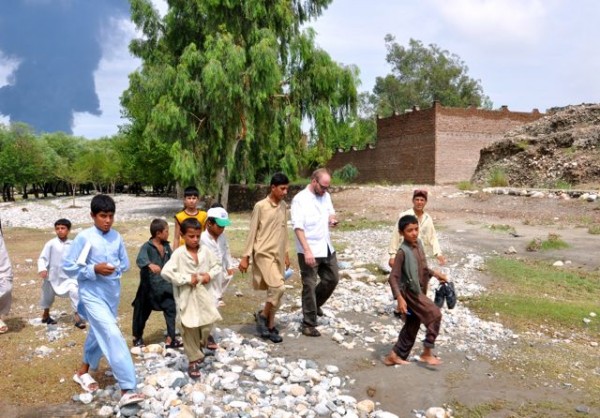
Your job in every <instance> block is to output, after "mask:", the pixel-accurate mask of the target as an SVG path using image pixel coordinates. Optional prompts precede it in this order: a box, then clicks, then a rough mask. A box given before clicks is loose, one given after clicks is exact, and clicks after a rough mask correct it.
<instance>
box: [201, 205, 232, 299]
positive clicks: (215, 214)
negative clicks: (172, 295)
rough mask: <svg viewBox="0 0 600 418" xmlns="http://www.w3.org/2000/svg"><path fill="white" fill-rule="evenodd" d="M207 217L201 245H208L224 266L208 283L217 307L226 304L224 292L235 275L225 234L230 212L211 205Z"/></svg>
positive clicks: (229, 222) (229, 223)
mask: <svg viewBox="0 0 600 418" xmlns="http://www.w3.org/2000/svg"><path fill="white" fill-rule="evenodd" d="M206 214H207V216H208V217H207V218H206V224H205V227H206V229H205V230H204V231H203V232H202V235H201V236H200V243H201V245H203V246H205V247H207V248H208V249H209V250H211V251H212V252H213V254H214V255H215V256H216V257H217V260H218V261H219V264H220V265H221V267H222V270H221V272H220V273H219V275H218V276H217V277H213V279H212V280H211V281H210V283H209V284H208V290H209V292H211V293H212V295H213V296H214V298H215V303H216V304H217V307H219V308H220V307H222V306H225V303H224V302H223V294H224V293H225V290H226V289H227V286H228V285H229V282H230V281H231V278H232V277H233V260H232V259H231V253H230V251H229V244H228V243H227V237H226V236H225V227H226V226H229V225H231V221H230V220H229V214H228V213H227V211H226V210H225V209H224V208H222V207H220V206H213V207H211V208H210V209H209V210H208V212H207V213H206Z"/></svg>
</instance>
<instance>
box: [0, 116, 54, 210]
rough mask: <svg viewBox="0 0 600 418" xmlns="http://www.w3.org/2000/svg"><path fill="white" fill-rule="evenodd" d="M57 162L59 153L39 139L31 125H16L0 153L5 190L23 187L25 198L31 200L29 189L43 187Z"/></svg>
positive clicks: (7, 135)
mask: <svg viewBox="0 0 600 418" xmlns="http://www.w3.org/2000/svg"><path fill="white" fill-rule="evenodd" d="M55 161H56V154H55V153H54V152H53V151H52V149H51V148H50V147H48V146H47V144H46V143H45V141H41V140H40V139H39V138H38V137H36V136H35V134H34V133H33V130H32V128H31V127H30V126H28V125H26V124H24V123H13V124H11V125H10V127H9V129H8V131H7V132H5V134H4V135H3V139H2V147H1V151H0V173H2V174H1V177H2V182H3V183H4V185H5V189H6V187H12V186H17V185H18V186H20V187H21V188H22V190H23V198H24V199H27V197H28V194H27V186H28V185H30V184H31V185H34V186H35V185H37V184H42V183H43V182H44V179H45V178H47V177H48V176H50V175H51V171H52V170H51V167H52V165H53V164H55ZM36 193H37V192H36ZM9 195H10V193H9ZM5 198H6V196H5ZM9 198H12V196H9Z"/></svg>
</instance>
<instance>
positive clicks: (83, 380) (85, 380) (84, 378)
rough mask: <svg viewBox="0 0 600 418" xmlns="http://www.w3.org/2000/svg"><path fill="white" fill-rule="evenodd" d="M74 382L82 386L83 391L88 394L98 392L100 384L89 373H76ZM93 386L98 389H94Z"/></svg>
mask: <svg viewBox="0 0 600 418" xmlns="http://www.w3.org/2000/svg"><path fill="white" fill-rule="evenodd" d="M73 381H74V382H75V383H77V384H78V385H79V386H81V389H83V390H85V391H86V392H88V393H94V392H95V391H96V390H98V382H96V381H95V380H94V378H93V377H92V376H90V374H89V373H84V374H82V375H78V374H77V373H75V374H74V375H73ZM93 385H96V386H97V387H96V389H92V386H93Z"/></svg>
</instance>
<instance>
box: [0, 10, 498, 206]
mask: <svg viewBox="0 0 600 418" xmlns="http://www.w3.org/2000/svg"><path fill="white" fill-rule="evenodd" d="M331 1H332V0H303V1H297V0H293V1H291V2H290V0H270V1H269V2H268V4H267V2H264V0H245V1H239V2H220V1H212V2H209V1H196V2H171V3H170V4H169V10H168V12H167V14H166V15H164V16H161V15H160V14H159V13H158V11H157V10H156V9H155V8H154V6H153V4H152V2H151V1H150V0H130V3H131V19H132V21H133V23H134V24H135V25H136V27H137V28H138V30H139V33H140V34H141V36H140V37H139V38H137V39H134V40H133V41H132V42H131V44H130V50H131V52H132V54H133V55H135V56H136V57H138V58H139V59H140V60H141V62H142V65H141V67H140V68H139V69H138V70H136V71H135V72H133V73H132V74H130V75H129V87H128V88H127V89H126V90H125V92H123V95H122V96H121V105H122V109H123V115H124V117H125V118H126V119H127V120H128V123H126V124H125V125H124V126H123V127H122V129H121V131H120V133H119V134H118V135H115V136H113V137H110V138H103V139H100V140H96V141H87V140H85V139H83V138H77V137H73V136H69V135H65V134H63V133H50V134H39V135H36V134H34V133H33V131H32V130H31V129H30V128H29V127H27V126H25V125H22V124H13V125H11V126H9V127H2V128H1V130H0V135H1V137H0V173H1V174H0V175H2V177H3V178H2V184H3V198H4V199H5V200H10V199H11V198H12V194H11V193H12V190H14V188H15V187H18V188H20V189H21V190H23V192H24V197H27V190H28V186H29V187H31V188H32V190H33V191H34V193H43V194H44V195H47V194H48V193H56V191H57V188H60V187H62V188H68V190H69V191H70V193H71V194H73V196H74V195H75V193H76V191H77V189H78V188H79V189H82V188H83V189H82V190H83V191H85V190H86V189H87V188H90V187H91V188H94V189H96V190H102V191H104V190H106V191H109V190H116V189H117V188H118V187H120V186H123V185H127V186H128V187H129V188H130V189H134V190H135V189H137V190H140V189H141V188H142V187H143V186H149V187H151V188H152V190H153V191H169V190H172V188H173V187H174V185H175V184H180V185H191V184H195V185H197V186H198V188H199V189H200V190H201V192H202V193H206V194H211V195H213V196H215V197H216V198H217V199H219V200H221V201H222V202H223V203H224V204H225V205H226V199H227V194H228V186H229V184H230V183H248V184H252V183H259V182H263V181H265V179H268V178H270V176H271V174H273V173H274V172H275V171H283V172H285V173H286V174H287V175H288V176H289V177H291V178H295V177H296V176H297V175H298V174H299V173H301V172H302V171H304V172H310V170H312V169H314V168H316V167H319V166H323V165H326V163H327V161H328V160H329V158H330V157H331V155H332V154H333V153H334V152H335V150H336V149H339V148H344V149H347V148H349V147H350V146H356V147H358V148H363V147H365V146H366V145H367V144H369V143H375V140H376V118H377V117H385V116H390V115H391V114H394V113H399V112H400V113H402V112H404V110H405V109H407V108H411V107H412V106H414V105H417V106H420V107H423V108H426V107H429V106H431V104H432V102H433V100H439V101H440V103H441V104H442V105H444V106H456V107H466V106H473V105H474V106H483V107H488V108H491V101H490V100H489V98H487V96H485V95H484V94H483V88H482V87H481V83H480V82H479V81H478V80H473V79H472V78H470V77H469V76H468V74H467V73H468V68H467V67H466V65H465V64H464V63H463V62H462V61H461V60H460V58H459V57H458V56H456V55H454V54H451V53H450V52H448V51H446V50H443V49H441V48H439V47H438V46H437V45H429V46H424V45H423V44H422V43H421V42H420V41H416V40H413V39H411V40H410V41H409V45H408V47H404V46H402V45H400V44H398V43H397V42H396V41H395V39H394V37H393V36H391V35H388V36H386V38H385V42H386V47H387V50H388V55H387V57H386V59H387V62H388V63H389V64H390V66H391V70H392V72H391V74H389V75H387V76H386V77H378V78H377V80H376V84H375V88H374V89H373V92H372V93H370V92H362V93H359V92H358V90H357V86H358V85H359V84H360V81H359V75H360V72H359V69H358V68H356V67H355V66H352V65H344V64H341V63H338V62H335V61H334V60H333V59H332V58H331V57H330V56H329V54H328V53H327V52H326V51H324V50H323V49H321V48H319V47H318V45H317V44H316V42H315V33H314V31H313V30H312V29H311V28H310V27H306V24H307V23H308V22H310V21H311V20H312V19H316V18H317V17H318V16H320V14H321V13H322V11H323V10H324V9H325V8H326V7H327V6H328V5H329V4H330V3H331Z"/></svg>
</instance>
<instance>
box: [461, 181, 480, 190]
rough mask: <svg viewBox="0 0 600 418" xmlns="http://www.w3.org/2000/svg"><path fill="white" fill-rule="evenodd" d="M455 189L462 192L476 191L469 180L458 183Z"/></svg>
mask: <svg viewBox="0 0 600 418" xmlns="http://www.w3.org/2000/svg"><path fill="white" fill-rule="evenodd" d="M456 188H457V189H458V190H462V191H465V190H474V189H476V187H475V186H473V183H471V182H470V181H469V180H463V181H459V182H458V183H456Z"/></svg>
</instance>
